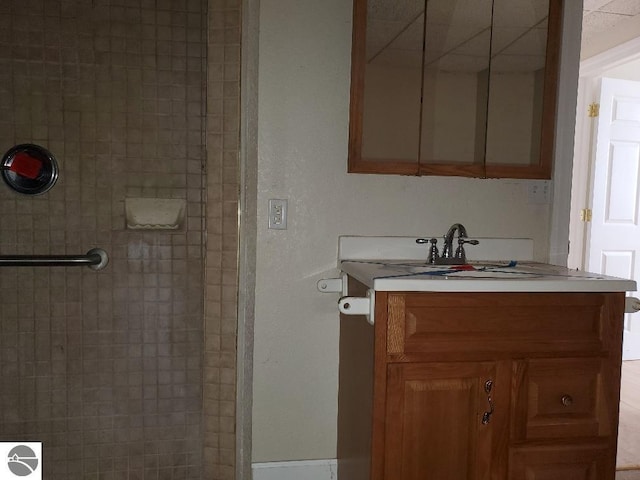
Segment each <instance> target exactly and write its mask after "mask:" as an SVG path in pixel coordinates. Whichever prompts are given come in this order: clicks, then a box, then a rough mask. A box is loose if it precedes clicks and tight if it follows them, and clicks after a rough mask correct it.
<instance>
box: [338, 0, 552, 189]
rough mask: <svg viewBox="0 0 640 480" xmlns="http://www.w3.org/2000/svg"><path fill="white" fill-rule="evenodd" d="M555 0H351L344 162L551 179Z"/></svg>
mask: <svg viewBox="0 0 640 480" xmlns="http://www.w3.org/2000/svg"><path fill="white" fill-rule="evenodd" d="M562 1H563V0H401V1H398V0H354V21H353V45H352V74H351V105H350V125H349V172H352V173H379V174H403V175H455V176H466V177H506V178H538V179H548V178H550V175H551V166H552V157H553V143H554V131H555V116H556V95H557V76H558V62H559V47H560V25H561V15H562Z"/></svg>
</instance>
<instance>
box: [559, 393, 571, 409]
mask: <svg viewBox="0 0 640 480" xmlns="http://www.w3.org/2000/svg"><path fill="white" fill-rule="evenodd" d="M560 401H561V402H562V405H564V406H565V407H570V406H571V405H573V398H572V397H571V395H563V396H562V398H561V399H560Z"/></svg>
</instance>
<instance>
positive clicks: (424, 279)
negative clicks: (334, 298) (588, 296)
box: [340, 259, 636, 292]
mask: <svg viewBox="0 0 640 480" xmlns="http://www.w3.org/2000/svg"><path fill="white" fill-rule="evenodd" d="M340 268H341V270H342V271H343V272H344V273H346V274H348V275H349V276H351V277H353V278H355V279H356V280H358V281H359V282H361V283H363V284H364V285H366V286H367V287H369V288H371V289H373V290H376V291H393V292H398V291H412V292H625V291H628V292H632V291H635V290H636V282H635V281H633V280H627V279H622V278H616V277H609V276H606V275H600V274H595V273H588V272H583V271H578V270H570V269H568V268H565V267H560V266H556V265H548V264H544V263H537V262H531V261H504V262H500V261H496V262H470V264H468V265H460V266H458V265H428V264H426V263H425V262H424V261H406V260H381V259H373V260H345V261H342V262H341V264H340Z"/></svg>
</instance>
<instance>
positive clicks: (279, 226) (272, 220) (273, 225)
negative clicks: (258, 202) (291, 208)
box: [269, 198, 288, 230]
mask: <svg viewBox="0 0 640 480" xmlns="http://www.w3.org/2000/svg"><path fill="white" fill-rule="evenodd" d="M287 206H288V201H287V200H286V199H277V198H272V199H270V200H269V228H270V229H272V230H286V229H287Z"/></svg>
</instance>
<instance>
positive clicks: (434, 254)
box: [416, 223, 480, 265]
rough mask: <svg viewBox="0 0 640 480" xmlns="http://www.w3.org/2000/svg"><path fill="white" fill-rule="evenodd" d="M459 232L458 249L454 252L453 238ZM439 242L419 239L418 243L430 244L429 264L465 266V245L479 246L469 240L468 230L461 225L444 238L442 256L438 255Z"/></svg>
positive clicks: (454, 227)
mask: <svg viewBox="0 0 640 480" xmlns="http://www.w3.org/2000/svg"><path fill="white" fill-rule="evenodd" d="M456 231H457V232H458V248H456V251H455V252H453V238H454V236H455V234H456ZM437 242H438V240H437V239H435V238H430V239H427V238H418V239H417V240H416V243H430V244H431V246H430V248H429V256H428V257H427V263H433V264H436V265H464V264H465V263H467V255H466V253H465V251H464V244H465V243H468V244H469V245H478V243H480V242H479V241H478V240H469V237H468V235H467V229H466V228H465V227H464V225H462V224H461V223H454V224H453V225H451V227H449V230H448V231H447V233H446V234H445V236H444V246H443V247H442V255H438V247H437V246H436V243H437Z"/></svg>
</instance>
